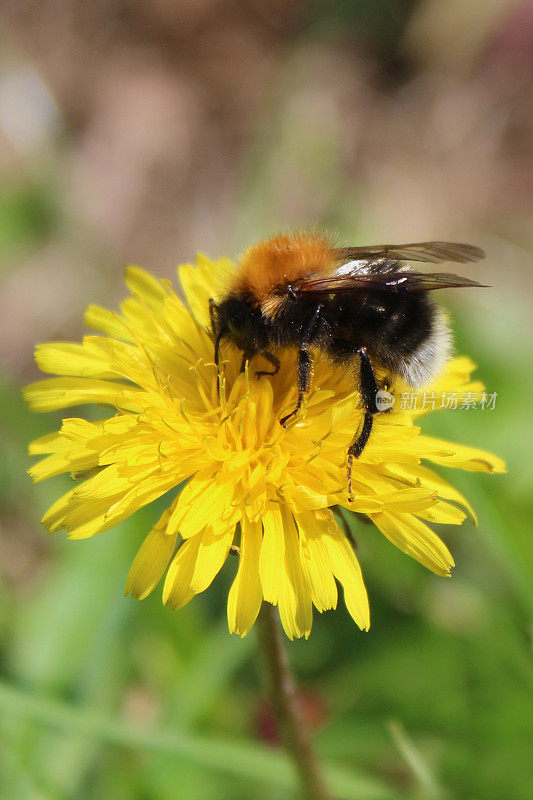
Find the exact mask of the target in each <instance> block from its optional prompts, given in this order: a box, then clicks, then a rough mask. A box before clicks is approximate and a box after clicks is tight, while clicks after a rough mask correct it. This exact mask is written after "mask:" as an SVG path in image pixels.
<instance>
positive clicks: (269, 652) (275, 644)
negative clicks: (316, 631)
mask: <svg viewBox="0 0 533 800" xmlns="http://www.w3.org/2000/svg"><path fill="white" fill-rule="evenodd" d="M258 622H259V647H260V649H261V656H262V658H263V662H264V669H265V673H266V677H267V685H268V691H269V695H270V701H271V703H272V709H273V711H274V716H275V719H276V723H277V727H278V731H279V733H280V736H281V740H282V742H283V744H284V746H285V747H286V749H287V751H288V752H289V754H290V755H291V756H292V757H293V759H294V762H295V765H296V768H297V770H298V772H299V775H300V780H301V782H302V786H303V788H304V791H305V794H306V797H307V798H308V800H332V798H331V795H330V793H329V792H328V790H327V788H326V785H325V783H324V780H323V778H322V772H321V769H320V765H319V763H318V759H317V757H316V753H315V751H314V750H313V746H312V743H311V737H310V734H309V728H308V726H307V724H306V722H305V720H304V718H303V715H302V711H301V706H300V703H299V702H298V695H297V690H296V684H295V682H294V677H293V674H292V672H291V669H290V666H289V660H288V657H287V651H286V649H285V647H284V646H283V633H282V631H281V626H280V624H279V617H278V611H277V609H276V608H275V607H274V606H273V605H271V604H270V603H266V602H264V603H263V605H262V607H261V611H260V613H259V620H258Z"/></svg>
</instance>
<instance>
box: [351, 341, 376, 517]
mask: <svg viewBox="0 0 533 800" xmlns="http://www.w3.org/2000/svg"><path fill="white" fill-rule="evenodd" d="M357 352H358V354H359V357H360V359H361V379H360V390H361V405H362V406H363V411H364V417H363V426H362V428H361V430H360V431H359V433H358V434H357V436H356V437H355V439H354V441H353V442H352V443H351V445H350V447H349V448H348V499H349V500H350V501H352V500H353V499H354V494H353V489H352V467H353V462H354V459H356V458H359V456H360V455H361V453H362V452H363V450H364V449H365V447H366V443H367V442H368V440H369V438H370V434H371V432H372V424H373V421H374V414H377V413H378V408H377V406H376V392H377V391H378V383H377V381H376V376H375V375H374V370H373V369H372V364H371V363H370V359H369V357H368V354H367V352H366V347H360V348H359V350H358V351H357Z"/></svg>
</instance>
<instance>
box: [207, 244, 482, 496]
mask: <svg viewBox="0 0 533 800" xmlns="http://www.w3.org/2000/svg"><path fill="white" fill-rule="evenodd" d="M484 256H485V253H484V252H483V250H481V249H480V248H479V247H474V246H473V245H470V244H458V243H453V242H415V243H412V244H402V245H371V246H368V247H364V246H363V247H337V246H335V243H334V242H333V241H332V240H331V239H330V238H329V237H328V236H322V235H319V234H315V233H305V232H299V233H295V234H280V235H278V236H274V237H273V238H271V239H268V240H266V241H262V242H259V243H258V244H256V245H254V246H253V247H250V248H249V249H248V250H247V251H246V252H245V253H244V255H243V256H242V257H241V258H240V260H239V265H238V270H237V271H236V273H235V276H234V277H233V280H232V282H231V284H230V285H229V286H228V289H227V292H226V294H225V296H224V297H222V298H221V299H219V300H218V301H215V300H214V299H211V300H210V319H211V327H212V333H213V338H214V350H215V352H214V360H215V363H216V364H217V366H218V364H219V356H220V347H221V345H222V344H223V343H224V342H228V343H231V344H233V345H234V346H236V347H237V348H239V349H240V350H241V351H242V354H243V359H242V369H244V366H245V363H246V361H248V360H250V359H252V358H253V357H254V356H255V355H262V356H263V357H264V358H265V359H266V360H267V361H268V362H269V363H270V364H271V365H272V367H273V369H272V371H269V372H266V371H263V372H260V373H257V374H258V376H260V375H275V374H277V372H278V371H279V368H280V362H279V360H278V358H277V357H276V355H275V352H272V351H279V350H280V349H281V350H282V349H284V348H292V349H294V348H295V349H296V350H297V353H298V358H297V369H296V382H297V387H298V399H297V402H296V405H295V407H294V409H292V411H291V412H290V413H289V414H287V415H286V416H284V417H283V418H282V419H280V423H281V425H283V426H284V427H286V426H287V423H288V422H289V420H291V419H292V418H293V417H294V415H295V414H297V413H298V411H299V410H300V408H301V406H302V403H303V401H304V398H305V396H306V394H307V392H308V391H309V388H310V383H311V377H312V371H313V355H312V354H313V351H320V352H321V353H323V354H324V355H325V356H326V357H327V358H328V359H329V360H330V361H331V362H332V363H333V364H335V365H337V366H338V367H339V368H344V369H346V368H347V367H349V368H351V369H353V370H354V372H355V376H356V380H357V381H358V385H359V392H360V398H361V400H360V402H361V406H362V410H363V422H362V426H361V429H360V430H359V431H358V432H357V433H356V434H355V435H354V439H353V442H352V444H351V445H350V447H349V449H348V454H347V479H348V494H349V497H352V496H353V494H352V481H351V473H352V466H353V462H354V459H356V458H358V457H359V456H360V455H361V453H362V452H363V450H364V448H365V446H366V444H367V442H368V440H369V438H370V435H371V432H372V423H373V418H374V416H375V414H377V413H380V409H379V408H378V405H377V401H376V395H377V393H378V391H379V390H380V389H384V388H387V386H388V385H390V382H391V380H392V379H393V378H394V376H399V377H401V378H402V379H403V380H404V381H405V382H406V383H407V384H409V385H410V386H412V387H413V388H416V387H417V386H420V385H421V384H422V383H425V382H426V381H427V380H429V379H430V378H432V377H433V376H435V375H436V374H438V372H439V371H440V370H441V368H442V367H443V366H444V364H445V362H446V361H447V359H448V358H449V355H450V351H451V346H452V345H451V335H450V331H449V328H448V325H447V323H446V318H445V315H444V313H443V311H442V309H441V308H440V307H439V306H438V305H437V304H436V303H435V302H434V301H433V299H432V298H431V297H430V295H429V292H430V291H432V290H434V289H446V288H457V287H463V288H464V287H472V286H484V284H481V283H478V282H476V281H473V280H470V279H468V278H464V277H461V276H459V275H454V274H451V273H446V272H429V273H428V272H418V271H417V270H415V269H414V268H413V267H412V266H410V265H409V264H408V263H406V262H411V261H415V262H430V263H439V262H442V261H452V262H460V263H464V262H468V261H478V260H479V259H481V258H484ZM376 369H378V371H384V372H385V374H386V375H388V376H390V377H388V378H387V379H386V380H385V382H384V383H383V384H382V385H381V386H379V385H378V381H377V379H376V374H375V370H376Z"/></svg>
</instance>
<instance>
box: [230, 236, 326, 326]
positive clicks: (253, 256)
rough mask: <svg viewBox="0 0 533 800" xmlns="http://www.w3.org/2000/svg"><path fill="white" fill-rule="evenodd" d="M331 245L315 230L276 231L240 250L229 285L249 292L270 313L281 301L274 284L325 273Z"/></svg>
mask: <svg viewBox="0 0 533 800" xmlns="http://www.w3.org/2000/svg"><path fill="white" fill-rule="evenodd" d="M332 247H333V245H332V242H331V240H330V239H328V238H327V237H326V236H321V235H319V234H316V233H305V232H298V233H292V234H289V233H280V234H278V235H277V236H273V237H272V238H271V239H267V240H266V241H263V242H259V244H256V245H253V247H250V248H249V249H248V250H247V251H246V252H245V253H244V255H243V256H242V257H241V258H240V259H239V266H240V269H239V271H238V272H237V274H236V276H235V280H234V283H233V289H234V290H235V291H239V290H240V289H241V290H242V289H245V290H246V291H248V292H250V293H251V294H252V295H253V297H254V298H255V299H256V301H257V304H258V305H260V306H261V307H262V309H263V311H264V313H266V314H268V315H269V316H274V315H275V313H276V311H277V310H279V308H280V305H281V303H282V302H283V298H282V297H280V296H279V295H277V296H276V295H274V294H273V292H274V290H275V289H276V287H279V286H283V285H286V284H289V283H291V282H294V281H296V280H298V279H301V278H305V277H309V276H310V275H324V274H328V273H329V270H330V268H331V267H332V266H333V264H334V258H333V253H332Z"/></svg>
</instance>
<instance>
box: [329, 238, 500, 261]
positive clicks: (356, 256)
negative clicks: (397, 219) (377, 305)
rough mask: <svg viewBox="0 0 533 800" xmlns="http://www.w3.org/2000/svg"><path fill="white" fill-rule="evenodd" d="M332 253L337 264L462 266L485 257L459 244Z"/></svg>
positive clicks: (390, 246)
mask: <svg viewBox="0 0 533 800" xmlns="http://www.w3.org/2000/svg"><path fill="white" fill-rule="evenodd" d="M333 252H334V254H335V256H336V258H337V260H338V261H339V263H342V262H344V261H350V260H354V261H355V260H362V259H365V258H369V259H376V258H391V259H395V260H397V261H427V262H431V263H434V264H438V263H439V262H441V261H454V262H457V263H461V264H464V263H465V262H467V261H479V260H480V259H482V258H485V255H486V254H485V252H484V251H483V250H482V249H481V248H480V247H475V246H474V245H472V244H463V243H461V242H412V243H411V244H376V245H370V246H368V247H338V248H336V249H335V250H334V251H333Z"/></svg>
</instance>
